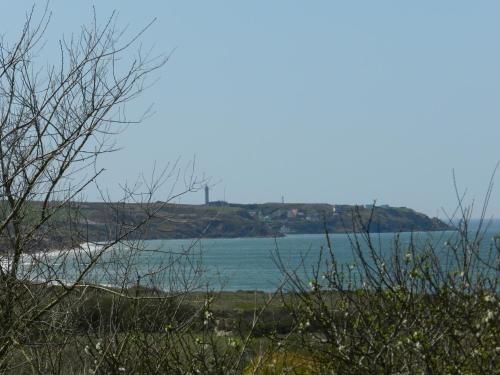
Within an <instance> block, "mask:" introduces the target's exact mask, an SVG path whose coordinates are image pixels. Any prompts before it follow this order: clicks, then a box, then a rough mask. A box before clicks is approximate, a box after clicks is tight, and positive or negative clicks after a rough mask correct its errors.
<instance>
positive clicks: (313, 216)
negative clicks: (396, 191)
mask: <svg viewBox="0 0 500 375" xmlns="http://www.w3.org/2000/svg"><path fill="white" fill-rule="evenodd" d="M79 206H80V207H79V212H80V218H83V219H80V220H79V223H78V226H81V227H82V228H83V227H85V231H86V233H87V235H88V236H89V237H90V238H91V239H92V240H105V239H106V238H107V237H109V235H110V234H111V235H113V233H115V234H116V233H118V232H119V231H121V230H123V228H127V227H128V228H130V227H131V226H134V225H137V224H138V223H140V222H141V221H142V220H145V219H146V218H147V217H148V215H150V216H151V218H150V220H149V222H148V224H147V225H145V226H144V227H142V228H141V230H140V231H138V232H136V233H134V236H140V238H142V239H176V238H199V237H206V238H217V237H228V238H232V237H273V236H284V235H287V234H306V233H307V234H313V233H324V231H325V228H326V229H327V230H328V231H329V232H330V233H346V232H353V231H361V230H364V228H360V226H359V223H365V224H368V223H370V227H369V230H370V232H407V231H439V230H449V229H451V227H450V226H448V225H447V224H446V223H444V222H443V221H441V220H439V219H437V218H430V217H428V216H427V215H425V214H423V213H419V212H416V211H414V210H412V209H410V208H406V207H390V206H387V205H383V206H373V205H364V206H358V205H346V204H334V205H332V204H324V203H263V204H239V203H228V202H224V201H216V202H208V203H206V204H202V205H188V204H171V203H168V204H167V203H163V202H156V203H149V204H146V205H144V204H123V203H120V204H109V203H108V204H106V203H91V202H90V203H80V204H79ZM354 218H356V220H353V219H354ZM354 221H357V223H358V224H355V225H353V222H354Z"/></svg>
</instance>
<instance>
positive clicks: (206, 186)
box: [205, 185, 210, 204]
mask: <svg viewBox="0 0 500 375" xmlns="http://www.w3.org/2000/svg"><path fill="white" fill-rule="evenodd" d="M208 202H210V199H209V198H208V185H205V204H208Z"/></svg>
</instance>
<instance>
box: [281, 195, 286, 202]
mask: <svg viewBox="0 0 500 375" xmlns="http://www.w3.org/2000/svg"><path fill="white" fill-rule="evenodd" d="M281 203H282V204H285V196H283V195H282V196H281Z"/></svg>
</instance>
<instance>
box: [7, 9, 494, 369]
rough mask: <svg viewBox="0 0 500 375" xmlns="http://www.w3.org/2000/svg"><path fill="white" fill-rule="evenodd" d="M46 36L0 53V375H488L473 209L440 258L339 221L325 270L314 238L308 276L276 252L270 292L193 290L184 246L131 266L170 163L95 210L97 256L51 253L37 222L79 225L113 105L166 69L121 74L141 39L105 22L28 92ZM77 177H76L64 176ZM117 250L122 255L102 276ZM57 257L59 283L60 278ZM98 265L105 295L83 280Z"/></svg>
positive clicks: (68, 237)
mask: <svg viewBox="0 0 500 375" xmlns="http://www.w3.org/2000/svg"><path fill="white" fill-rule="evenodd" d="M46 24H47V18H46V17H45V16H44V17H42V19H41V20H38V21H37V20H34V18H33V15H32V13H31V14H28V17H27V21H26V24H25V27H24V29H23V30H22V32H21V35H20V36H19V38H18V39H17V40H16V41H15V42H14V43H13V44H8V43H7V42H5V41H4V40H0V98H1V101H0V116H1V124H0V140H1V143H0V152H1V155H0V160H1V165H0V168H1V176H2V177H1V186H0V195H1V200H2V205H0V209H1V212H0V237H1V241H0V244H1V249H0V251H1V253H0V256H1V259H2V263H1V268H0V372H1V373H5V374H368V373H376V374H379V373H388V374H389V373H395V374H396V373H397V374H419V373H425V374H427V373H428V374H434V373H436V374H442V373H449V374H494V373H499V372H500V368H499V361H498V358H499V356H500V342H499V341H500V340H499V337H500V332H499V330H500V328H499V327H500V321H499V310H500V309H499V307H500V306H499V305H500V300H499V294H498V290H499V285H498V276H499V272H498V271H499V251H500V248H499V243H498V242H499V241H490V239H489V238H483V234H484V225H479V228H478V229H477V230H475V231H471V230H470V228H469V227H468V225H469V223H470V218H471V215H472V210H471V209H468V208H465V207H464V206H463V205H462V203H463V202H462V199H458V204H459V208H458V210H457V213H456V214H455V215H452V217H451V218H450V222H451V223H456V222H458V224H457V225H456V232H454V233H453V234H450V236H449V238H446V244H445V246H440V247H434V246H433V245H432V243H418V242H410V243H409V244H402V243H401V242H399V240H398V237H397V236H396V237H395V239H394V245H393V247H392V249H381V248H380V247H379V246H378V245H377V237H376V235H374V234H373V233H372V230H371V228H370V217H368V218H366V217H364V216H363V217H361V216H357V215H356V214H354V215H353V216H352V218H351V220H352V225H355V226H356V228H361V230H360V231H359V232H357V233H353V234H352V235H351V237H350V238H351V245H352V251H353V253H354V255H355V259H356V261H355V262H354V263H353V264H349V265H346V264H340V263H338V262H337V259H336V255H335V254H336V249H335V243H331V242H330V241H328V246H327V247H326V248H324V249H322V250H321V256H320V257H319V258H318V263H317V267H315V268H314V269H306V270H302V269H300V268H299V269H289V268H288V267H287V266H286V264H285V263H284V262H282V261H281V257H280V251H281V249H279V248H277V249H275V252H274V259H275V261H276V264H277V265H278V266H279V268H280V271H281V272H282V273H283V276H284V281H283V284H282V285H280V286H277V290H276V292H275V293H262V292H244V291H242V292H235V293H225V292H221V291H214V290H211V289H210V286H209V285H208V286H207V285H201V284H200V281H199V280H200V265H199V264H198V263H197V260H196V255H195V254H194V253H193V252H192V251H191V250H192V249H186V250H185V251H183V252H181V253H168V252H165V261H164V262H163V263H162V264H152V265H150V268H149V269H148V270H147V271H146V272H144V271H142V272H139V271H138V270H137V269H136V268H135V267H134V265H135V263H134V262H135V259H136V258H135V257H136V256H137V254H140V252H141V251H148V249H146V248H144V244H143V242H142V241H141V231H142V230H144V225H145V224H146V223H147V222H148V221H149V220H151V219H153V218H158V213H159V206H158V205H151V204H150V203H151V202H152V199H153V198H152V197H153V196H154V193H155V191H156V190H157V188H158V186H160V185H161V184H162V183H165V182H169V181H172V180H171V179H172V178H173V179H174V182H175V181H177V180H176V178H177V177H176V176H178V173H177V168H176V167H175V166H174V167H173V168H171V169H167V170H165V172H163V173H160V174H159V175H158V178H157V179H153V181H149V180H148V181H144V184H143V186H146V190H147V191H146V192H142V193H140V194H139V193H138V192H136V191H133V190H131V189H125V191H124V199H123V200H122V201H121V202H120V203H111V202H108V203H107V204H108V206H109V209H110V212H115V213H116V215H114V216H113V215H110V221H109V223H108V225H109V227H110V228H111V227H112V228H113V229H112V230H110V231H109V235H110V236H109V238H108V239H107V241H106V243H105V244H100V246H98V247H95V248H94V250H93V251H90V250H88V251H87V250H86V249H85V248H84V249H82V250H81V251H79V252H76V253H75V252H71V251H70V250H67V251H61V252H60V253H59V254H58V255H57V256H55V257H54V256H49V253H48V252H49V251H50V250H52V249H53V243H52V241H53V239H54V238H57V236H56V235H55V234H58V233H61V232H60V231H59V228H58V227H57V226H55V225H53V221H51V218H53V217H56V216H57V215H61V213H62V211H63V210H65V209H66V208H67V207H68V205H72V210H71V211H70V212H71V215H78V206H77V204H76V203H74V202H75V201H76V199H75V198H76V197H77V196H78V195H79V194H80V193H81V192H82V191H84V189H85V188H86V187H87V186H88V184H89V183H91V181H93V180H94V178H96V177H97V176H98V175H99V173H100V171H99V170H96V169H95V168H93V167H94V166H95V160H96V159H97V158H98V157H99V156H100V155H101V154H102V153H105V152H109V151H112V150H113V145H112V143H109V137H110V135H112V134H113V133H115V132H118V131H120V130H121V128H120V125H124V124H127V123H129V122H130V121H132V120H129V119H126V118H124V117H122V114H123V112H122V111H121V110H120V109H121V108H122V106H123V105H124V104H126V103H129V102H130V101H131V100H132V99H134V98H135V97H136V96H137V95H139V94H140V93H141V91H142V89H143V87H144V79H145V78H146V77H147V75H148V74H149V73H150V72H153V71H155V69H157V68H158V67H160V66H162V65H163V64H164V62H165V59H162V58H150V57H149V56H144V55H141V53H138V54H137V55H136V56H135V57H134V58H132V60H130V61H129V65H127V59H125V58H123V56H122V54H123V52H124V51H128V50H130V49H133V48H135V47H134V46H135V44H134V43H135V42H136V41H137V40H138V37H140V36H141V35H142V32H139V33H138V35H134V36H132V37H130V38H129V39H127V40H124V41H123V39H120V38H124V35H123V34H122V33H121V31H120V30H117V29H116V28H115V26H114V25H115V17H114V15H113V16H112V17H111V18H110V19H109V20H108V21H106V22H104V24H103V26H99V24H98V23H97V21H95V22H94V23H93V24H91V25H90V26H88V27H86V28H83V29H82V32H81V35H80V36H79V39H78V38H76V39H71V40H68V41H64V40H63V41H61V54H62V56H61V59H60V64H61V65H58V66H55V67H54V68H48V70H47V71H43V70H42V72H43V73H44V74H45V75H44V76H43V78H41V75H42V73H35V72H38V69H33V68H34V67H33V64H34V62H35V61H36V54H35V52H36V51H37V50H38V47H40V43H42V41H43V33H44V30H45V27H46ZM120 41H123V42H122V43H120ZM127 56H129V55H127ZM117 65H120V69H117V68H116V66H117ZM138 120H140V119H138ZM134 121H135V120H134ZM82 169H83V170H86V171H87V172H88V173H89V174H90V176H89V175H88V174H87V175H85V176H87V177H86V178H85V177H84V178H82V179H76V180H75V178H74V176H75V175H74V174H75V173H76V171H81V170H82ZM169 179H170V180H169ZM181 180H182V181H184V185H183V187H182V189H181V192H180V193H175V194H173V195H172V196H171V197H169V199H173V198H175V197H176V194H182V193H184V192H189V191H193V190H196V189H198V188H199V187H200V186H202V184H201V181H198V180H196V179H195V178H193V176H192V174H190V172H187V173H185V175H184V178H182V179H181ZM491 188H492V184H490V187H489V189H488V193H487V197H486V200H485V207H486V206H487V204H488V201H489V197H490V195H491ZM169 199H166V200H164V202H165V204H167V203H168V202H169ZM34 201H36V202H39V203H37V204H39V205H40V209H39V210H37V212H36V213H35V214H33V211H32V210H31V207H32V206H31V205H30V202H34ZM123 202H133V203H134V204H135V205H136V206H135V207H136V208H137V209H139V208H141V209H142V210H143V215H142V216H141V218H142V219H141V220H140V221H136V222H134V224H133V225H130V223H129V222H127V220H126V217H124V216H123V215H120V214H119V213H120V212H121V211H120V210H119V208H120V205H121V204H123ZM160 207H161V204H160ZM481 217H483V218H484V210H483V213H482V214H481ZM456 219H458V221H457V220H456ZM482 224H485V223H482ZM132 233H133V234H134V236H131V234H132ZM86 234H88V233H86V232H85V230H84V227H81V226H78V227H76V228H73V227H71V226H70V228H66V229H65V230H64V232H62V233H61V236H63V237H64V243H65V248H66V249H69V248H74V247H77V245H78V244H80V243H82V242H84V241H86V240H88V238H87V236H86ZM325 236H327V238H328V233H325ZM131 237H133V238H134V241H131V240H130V238H131ZM47 238H51V239H52V241H47V240H46V239H47ZM124 242H127V245H128V247H129V248H130V249H132V250H133V251H128V252H126V253H125V252H124V253H123V254H120V253H119V252H116V254H115V255H113V257H112V258H111V260H112V262H109V263H106V264H104V265H102V264H100V262H101V260H102V259H103V255H104V254H106V253H108V252H110V251H113V249H114V248H116V246H117V245H119V244H122V243H124ZM149 251H151V250H149ZM157 251H159V250H157ZM70 254H72V256H73V257H74V258H72V259H76V265H74V268H73V270H76V271H77V272H76V273H74V272H73V273H71V274H69V273H68V270H67V269H66V268H65V266H64V264H65V261H66V260H67V259H69V258H68V256H69V255H70ZM75 254H76V255H75ZM98 265H99V266H100V267H101V269H102V270H103V272H108V273H109V274H110V275H112V276H113V277H114V279H115V282H114V283H113V285H101V284H99V283H93V282H92V279H91V278H89V275H90V273H91V271H92V269H93V268H94V267H96V266H98ZM304 272H306V273H307V274H308V278H307V279H304V277H303V273H304ZM165 280H167V281H168V282H167V283H165V282H164V281H165ZM159 285H169V288H168V290H164V289H160V288H159V287H158V286H159Z"/></svg>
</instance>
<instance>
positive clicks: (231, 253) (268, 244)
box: [94, 220, 500, 291]
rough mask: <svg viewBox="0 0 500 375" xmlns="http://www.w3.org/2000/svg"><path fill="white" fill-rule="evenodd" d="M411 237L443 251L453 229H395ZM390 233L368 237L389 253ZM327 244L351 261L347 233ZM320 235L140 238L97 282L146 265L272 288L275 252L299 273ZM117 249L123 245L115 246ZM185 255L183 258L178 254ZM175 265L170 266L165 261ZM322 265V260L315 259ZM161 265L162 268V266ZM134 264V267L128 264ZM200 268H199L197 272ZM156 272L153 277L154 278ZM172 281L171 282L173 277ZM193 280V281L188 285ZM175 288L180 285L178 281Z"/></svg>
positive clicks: (227, 285)
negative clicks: (130, 254) (136, 249)
mask: <svg viewBox="0 0 500 375" xmlns="http://www.w3.org/2000/svg"><path fill="white" fill-rule="evenodd" d="M499 233H500V221H498V220H497V221H495V222H493V223H492V225H490V227H489V229H488V230H487V231H486V233H485V236H484V241H483V251H484V252H487V251H488V249H491V246H492V244H493V240H492V239H493V236H494V235H495V234H499ZM412 236H413V238H414V240H415V241H416V242H417V243H419V244H421V245H422V244H424V243H430V244H432V245H433V246H434V247H435V248H437V249H438V250H439V252H440V253H441V254H443V256H444V254H445V253H446V252H445V250H444V249H445V246H446V243H447V242H449V241H453V238H454V236H456V233H455V232H451V231H449V232H419V233H413V234H410V233H400V234H399V241H400V244H401V248H404V247H405V246H406V245H407V244H408V243H409V241H410V238H411V237H412ZM395 237H396V234H394V233H383V234H374V235H373V237H372V239H373V241H374V243H375V247H377V249H379V250H380V251H381V253H382V254H386V255H387V254H390V253H391V252H392V250H393V249H394V248H395ZM330 238H331V243H332V245H333V249H334V252H335V256H336V257H337V262H338V263H341V264H345V265H349V264H353V262H354V256H353V251H352V246H351V241H352V240H353V236H352V235H347V234H333V235H330ZM326 244H327V241H326V237H325V235H324V234H300V235H288V236H286V237H283V238H277V239H274V238H234V239H202V240H199V241H196V240H154V241H145V242H144V244H143V245H144V246H145V247H146V248H147V249H149V250H151V251H143V252H141V253H139V254H137V255H136V256H135V258H134V260H133V262H131V261H130V260H129V261H128V263H127V264H128V267H129V268H124V267H125V266H124V265H122V264H120V262H117V258H115V257H114V256H110V257H108V258H107V262H106V263H107V265H108V266H109V264H114V265H113V267H116V270H115V271H108V272H107V277H108V278H107V280H104V281H103V280H102V277H103V274H102V273H94V276H95V275H97V274H99V278H100V279H101V280H100V282H107V283H110V284H112V283H113V277H117V279H118V278H119V277H121V276H122V275H123V273H124V272H126V270H128V271H130V269H135V271H134V272H136V273H137V274H141V273H143V274H144V273H147V271H148V270H153V269H155V268H156V269H160V270H161V272H158V273H155V274H153V275H152V277H153V280H154V282H156V283H157V284H163V285H164V286H166V285H167V284H169V283H170V284H174V283H176V282H177V283H179V281H178V280H179V275H182V274H183V273H184V274H185V275H187V276H188V277H186V278H185V280H184V282H185V283H186V284H189V280H190V278H191V279H193V280H197V281H200V280H202V282H201V284H204V283H210V286H211V288H214V289H219V288H221V287H222V288H223V289H225V290H230V291H234V290H264V291H272V290H275V289H276V287H277V286H278V285H279V284H280V281H281V280H282V279H283V276H282V273H281V272H280V271H279V268H278V266H277V254H279V256H280V257H281V261H282V262H283V263H284V264H286V266H287V268H288V269H294V268H297V269H298V270H299V273H300V274H301V275H303V277H304V278H307V277H310V276H308V275H306V274H307V273H308V272H310V271H311V270H312V269H313V267H315V266H317V264H318V259H319V256H320V253H321V249H322V248H323V249H325V248H326ZM121 253H123V250H121ZM186 253H188V254H190V256H189V257H184V256H182V255H180V254H186ZM172 262H174V263H172ZM171 264H175V266H174V267H169V265H171ZM321 264H322V265H323V266H324V262H322V263H321ZM163 266H164V268H162V267H163ZM134 267H135V268H134ZM198 271H201V273H197V272H198ZM155 277H156V278H155ZM176 280H177V281H176ZM190 285H193V284H190ZM178 287H182V285H180V284H178Z"/></svg>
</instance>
